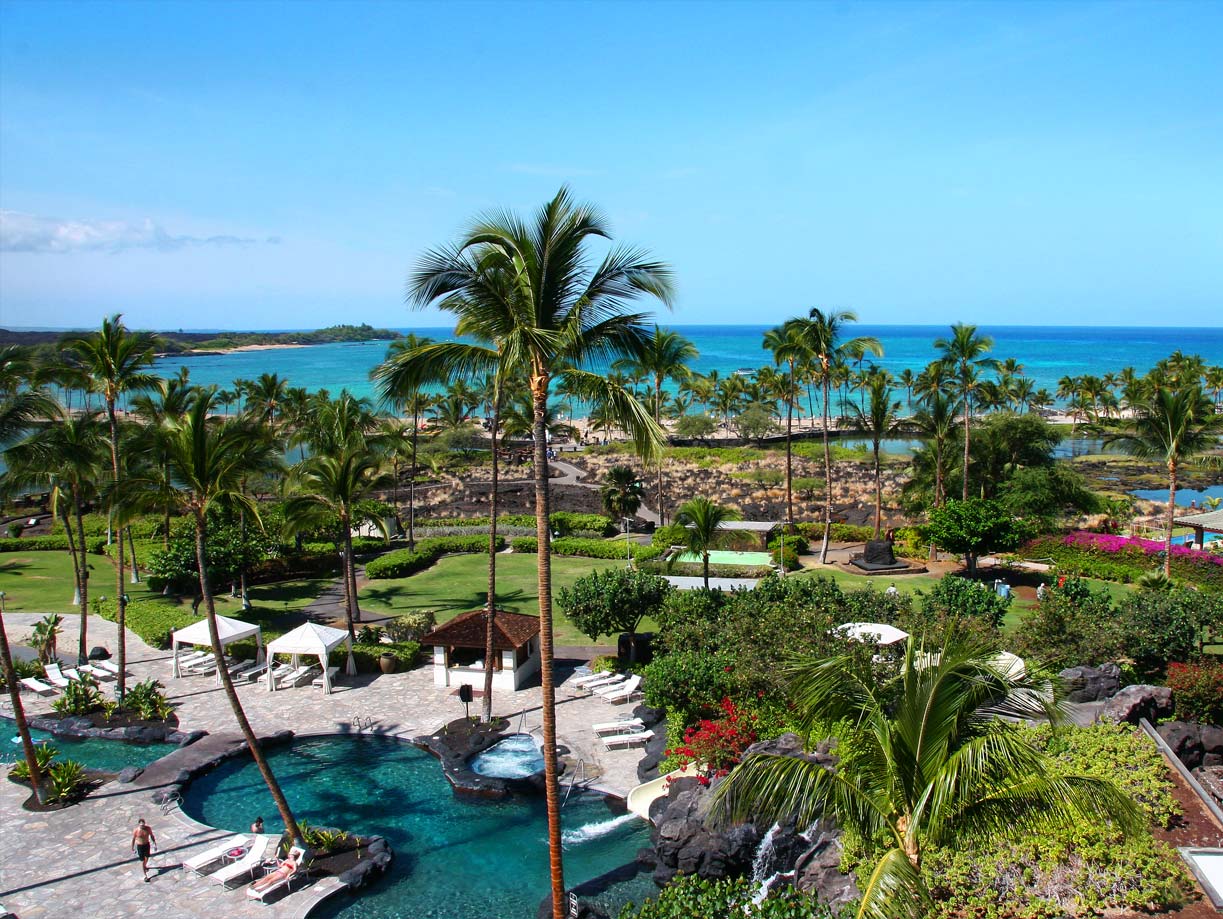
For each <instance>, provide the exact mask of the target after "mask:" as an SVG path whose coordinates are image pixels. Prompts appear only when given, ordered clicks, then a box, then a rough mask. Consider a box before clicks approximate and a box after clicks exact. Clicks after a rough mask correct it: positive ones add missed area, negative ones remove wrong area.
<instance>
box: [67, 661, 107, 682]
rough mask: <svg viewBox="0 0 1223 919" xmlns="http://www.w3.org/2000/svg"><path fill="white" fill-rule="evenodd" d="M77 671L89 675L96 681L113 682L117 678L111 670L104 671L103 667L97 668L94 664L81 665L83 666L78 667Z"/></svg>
mask: <svg viewBox="0 0 1223 919" xmlns="http://www.w3.org/2000/svg"><path fill="white" fill-rule="evenodd" d="M76 669H77V670H79V671H81V673H88V674H89V675H90V676H91V677H93V678H94V679H95V680H103V681H105V680H113V679H114V678H115V674H113V673H111V672H110V671H109V670H103V669H102V668H101V667H95V666H94V665H93V664H81V666H79V667H77V668H76Z"/></svg>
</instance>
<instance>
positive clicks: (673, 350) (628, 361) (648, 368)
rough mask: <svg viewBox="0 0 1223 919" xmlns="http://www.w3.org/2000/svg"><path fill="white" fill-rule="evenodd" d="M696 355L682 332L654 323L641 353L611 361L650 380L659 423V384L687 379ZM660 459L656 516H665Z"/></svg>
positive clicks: (660, 405)
mask: <svg viewBox="0 0 1223 919" xmlns="http://www.w3.org/2000/svg"><path fill="white" fill-rule="evenodd" d="M698 357H700V352H699V351H697V349H696V346H695V345H693V344H692V342H690V341H689V340H688V339H686V338H685V337H684V336H683V335H680V334H679V333H678V332H675V331H672V330H670V329H666V330H664V329H662V328H661V327H660V326H658V325H657V324H655V326H654V334H653V335H651V336H650V337H649V338H648V339H647V340H646V343H645V347H644V349H643V350H642V352H641V354H640V355H639V356H637V357H630V358H622V359H621V360H619V361H616V363H615V364H614V365H613V366H614V367H615V368H616V369H617V370H624V371H625V372H627V373H635V374H641V375H643V376H645V377H648V378H649V379H650V381H651V382H652V383H653V384H654V399H653V406H652V407H653V410H654V421H655V423H658V424H661V421H662V415H661V412H662V401H663V391H662V384H663V383H664V382H666V381H667V380H675V381H676V382H679V381H681V380H685V379H687V378H688V377H689V376H691V374H692V370H691V369H690V368H689V367H688V364H689V362H691V361H694V360H696V359H697V358H698ZM662 484H663V477H662V462H661V460H660V461H659V464H658V491H657V495H658V507H657V511H658V519H659V520H666V519H667V511H666V507H665V506H664V500H663V492H662Z"/></svg>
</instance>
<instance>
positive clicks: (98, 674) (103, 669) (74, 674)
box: [21, 661, 119, 696]
mask: <svg viewBox="0 0 1223 919" xmlns="http://www.w3.org/2000/svg"><path fill="white" fill-rule="evenodd" d="M43 674H44V676H43V679H42V680H40V679H38V678H37V677H26V678H24V679H23V680H22V681H21V685H22V686H24V687H25V688H26V689H28V690H29V691H30V692H33V693H37V694H38V695H40V696H53V695H55V694H56V693H57V692H59V691H60V690H62V689H65V688H67V686H68V684H69V683H71V682H72V681H74V680H79V679H80V678H81V676H82V675H88V676H90V677H92V678H93V679H95V680H97V681H98V682H108V681H110V680H113V679H116V678H117V677H118V676H119V668H118V667H117V666H115V665H114V664H112V663H111V662H110V661H94V662H93V663H92V664H82V665H80V666H79V667H70V668H68V669H66V670H65V669H61V668H60V665H59V664H58V663H55V662H50V663H46V664H43ZM44 681H45V682H44Z"/></svg>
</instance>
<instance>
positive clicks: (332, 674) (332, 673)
mask: <svg viewBox="0 0 1223 919" xmlns="http://www.w3.org/2000/svg"><path fill="white" fill-rule="evenodd" d="M339 672H340V668H339V667H334V666H332V667H328V668H327V679H329V680H330V681H331V683H332V685H335V678H336V675H337V674H339ZM310 685H311V686H317V687H319V688H320V689H321V688H322V686H323V675H322V674H321V673H320V674H319V675H318V676H316V677H315V678H314V679H313V680H312V681H311V683H310Z"/></svg>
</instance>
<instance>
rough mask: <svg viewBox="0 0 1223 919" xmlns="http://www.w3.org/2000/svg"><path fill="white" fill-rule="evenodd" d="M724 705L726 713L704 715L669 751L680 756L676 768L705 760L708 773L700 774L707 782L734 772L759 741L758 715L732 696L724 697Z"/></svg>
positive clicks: (706, 783)
mask: <svg viewBox="0 0 1223 919" xmlns="http://www.w3.org/2000/svg"><path fill="white" fill-rule="evenodd" d="M721 709H722V712H723V716H724V717H722V718H719V719H717V720H714V719H712V718H705V719H702V720H701V721H700V722H699V723H698V724H696V725H695V726H693V727H690V728H688V730H686V731H685V732H684V742H683V744H682V745H680V746H678V747H675V748H674V749H671V750H667V751H666V753H667V755H668V756H675V757H677V758H678V763H679V764H678V766H677V767H676V768H680V769H682V768H684V767H685V766H687V765H688V764H689V763H703V764H704V765H705V774H704V775H702V776H701V777H700V781H701V784H703V785H708V784H709V780H710V779H711V778H717V777H719V776H723V775H726V774H727V773H728V772H730V770H731V768H732V767H733V766H734V765H735V764H737V763H738V762H739V760H740V758H742V756H743V751H744V750H746V749H747V748H748V747H750V746H751V745H752V744H754V743H755V742H756V729H755V726H754V725H755V721H756V717H755V715H745V714H743V713H741V712H740V711H739V709H738V708H736V707H735V704H734V703H733V702H731V701H730V699H729V698H724V699H723V700H722V703H721Z"/></svg>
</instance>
